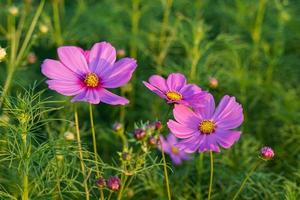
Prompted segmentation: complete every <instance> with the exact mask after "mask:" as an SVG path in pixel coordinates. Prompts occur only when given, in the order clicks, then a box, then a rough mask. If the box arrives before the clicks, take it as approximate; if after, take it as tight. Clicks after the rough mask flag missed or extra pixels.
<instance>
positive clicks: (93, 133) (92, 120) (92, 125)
mask: <svg viewBox="0 0 300 200" xmlns="http://www.w3.org/2000/svg"><path fill="white" fill-rule="evenodd" d="M89 111H90V121H91V128H92V135H93V147H94V160H95V165H96V173H97V177H100V172H99V167H98V157H97V155H98V153H97V140H96V133H95V125H94V116H93V106H92V104H89Z"/></svg>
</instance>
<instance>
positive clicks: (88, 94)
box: [71, 88, 100, 104]
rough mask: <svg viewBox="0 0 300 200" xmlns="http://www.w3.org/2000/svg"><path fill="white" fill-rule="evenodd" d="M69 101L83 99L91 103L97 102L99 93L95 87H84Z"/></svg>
mask: <svg viewBox="0 0 300 200" xmlns="http://www.w3.org/2000/svg"><path fill="white" fill-rule="evenodd" d="M71 101H72V102H74V101H85V102H88V103H91V104H99V103H100V94H99V92H98V91H97V89H92V88H85V90H83V91H82V92H81V93H79V94H78V95H76V96H75V97H74V98H73V99H72V100H71Z"/></svg>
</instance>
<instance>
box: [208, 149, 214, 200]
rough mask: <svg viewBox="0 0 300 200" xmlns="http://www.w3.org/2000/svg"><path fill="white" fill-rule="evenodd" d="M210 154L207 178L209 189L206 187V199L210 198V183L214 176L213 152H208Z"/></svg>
mask: <svg viewBox="0 0 300 200" xmlns="http://www.w3.org/2000/svg"><path fill="white" fill-rule="evenodd" d="M209 155H210V178H209V189H208V198H207V199H208V200H210V199H211V191H212V183H213V176H214V157H213V152H212V151H210V152H209Z"/></svg>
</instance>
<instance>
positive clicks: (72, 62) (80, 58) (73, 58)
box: [57, 46, 90, 76]
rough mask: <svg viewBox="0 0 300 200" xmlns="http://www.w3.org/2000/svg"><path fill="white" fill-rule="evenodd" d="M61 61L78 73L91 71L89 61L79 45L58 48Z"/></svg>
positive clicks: (82, 73)
mask: <svg viewBox="0 0 300 200" xmlns="http://www.w3.org/2000/svg"><path fill="white" fill-rule="evenodd" d="M57 53H58V57H59V59H60V61H61V62H62V63H63V64H64V65H65V66H66V67H67V68H69V69H70V70H72V71H73V72H75V73H76V74H78V75H81V76H82V75H84V74H87V73H89V72H90V70H89V67H88V64H87V61H86V59H85V57H84V55H83V54H82V52H81V51H80V49H78V47H75V46H62V47H59V48H58V49H57Z"/></svg>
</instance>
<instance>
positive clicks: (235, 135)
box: [215, 129, 241, 149]
mask: <svg viewBox="0 0 300 200" xmlns="http://www.w3.org/2000/svg"><path fill="white" fill-rule="evenodd" d="M215 136H216V139H217V143H218V144H219V145H220V146H222V147H223V148H225V149H228V148H230V147H231V146H232V145H233V144H234V142H236V141H237V140H239V138H240V136H241V132H240V131H230V130H220V129H219V130H218V129H217V131H216V132H215Z"/></svg>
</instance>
